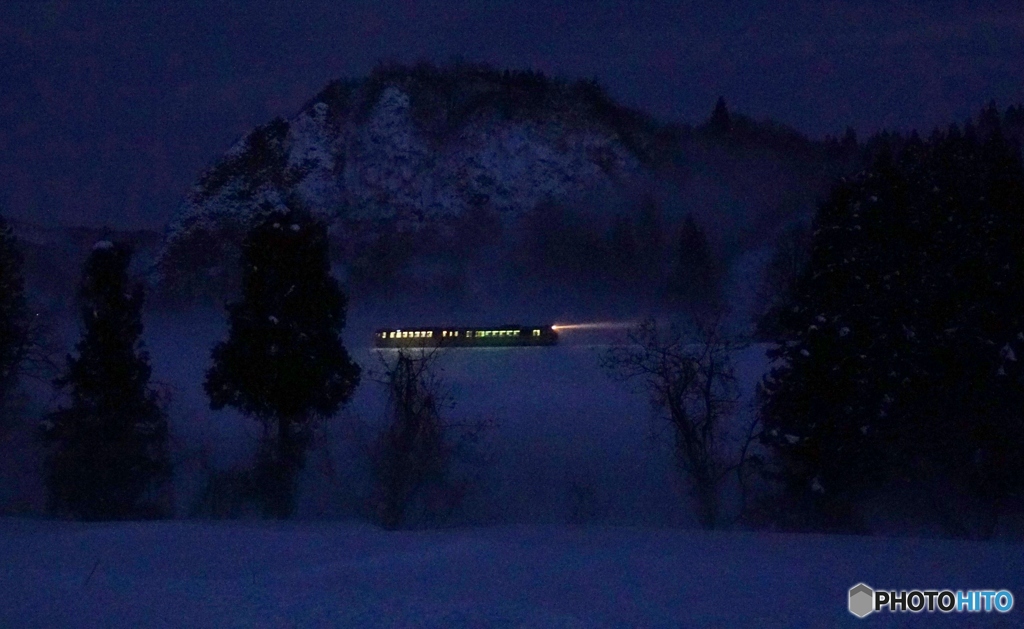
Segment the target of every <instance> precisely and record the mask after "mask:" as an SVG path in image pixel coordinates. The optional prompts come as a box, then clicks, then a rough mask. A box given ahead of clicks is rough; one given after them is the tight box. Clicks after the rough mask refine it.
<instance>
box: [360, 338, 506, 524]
mask: <svg viewBox="0 0 1024 629" xmlns="http://www.w3.org/2000/svg"><path fill="white" fill-rule="evenodd" d="M439 356H440V353H439V352H438V350H436V349H435V350H424V351H420V352H412V351H408V350H398V352H397V353H396V354H395V355H394V358H393V359H392V358H389V357H388V356H386V355H385V354H384V353H381V354H380V363H381V368H380V371H379V372H378V373H373V374H371V377H373V378H374V379H375V380H376V381H377V382H378V383H380V384H382V385H384V386H385V387H386V389H387V398H388V411H387V412H388V419H389V425H388V426H387V428H386V429H385V430H384V431H383V432H382V433H381V434H380V435H379V436H378V437H377V439H376V441H375V442H374V443H373V444H372V445H371V446H370V449H369V454H370V462H371V466H372V468H373V472H374V476H375V478H376V485H377V487H376V493H375V500H374V502H375V503H376V504H375V507H376V511H377V517H378V518H379V520H380V522H381V523H382V524H383V525H384V526H385V527H386V528H389V529H395V528H400V527H402V526H405V525H407V524H408V520H409V518H410V510H411V508H412V506H413V504H414V503H415V502H416V501H418V500H422V501H423V502H424V503H425V504H424V510H425V512H426V513H425V515H426V517H430V518H439V519H444V518H447V517H449V516H450V515H451V514H452V513H453V512H454V511H455V509H457V508H458V507H459V506H460V503H461V501H462V498H463V497H464V495H465V490H466V485H465V483H463V482H459V481H457V480H455V479H454V478H453V477H452V466H453V463H454V461H455V459H456V458H457V457H458V456H459V454H460V453H461V452H462V450H463V449H464V448H465V447H466V446H468V445H470V444H471V443H473V442H475V441H476V439H477V438H478V436H479V434H480V432H481V431H482V430H483V429H484V428H486V427H488V426H489V424H488V423H487V422H477V423H471V424H463V423H455V422H451V421H449V420H447V419H446V418H445V415H446V414H447V412H448V411H449V410H451V409H452V408H453V407H454V399H453V397H452V395H451V392H450V391H449V389H448V388H447V386H446V384H445V383H444V381H443V379H442V378H441V376H440V374H439V370H438V368H437V360H438V358H439Z"/></svg>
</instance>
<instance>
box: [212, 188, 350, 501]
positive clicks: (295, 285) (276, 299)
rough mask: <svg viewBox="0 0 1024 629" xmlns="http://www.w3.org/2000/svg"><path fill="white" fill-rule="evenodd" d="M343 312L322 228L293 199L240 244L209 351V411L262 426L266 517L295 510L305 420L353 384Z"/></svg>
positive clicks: (332, 407) (334, 403)
mask: <svg viewBox="0 0 1024 629" xmlns="http://www.w3.org/2000/svg"><path fill="white" fill-rule="evenodd" d="M345 309H346V299H345V296H344V294H343V293H342V292H341V289H340V288H339V287H338V283H337V281H336V280H335V279H334V278H333V277H332V276H331V274H330V259H329V255H328V241H327V228H326V226H324V224H323V223H322V222H319V221H317V220H315V219H313V218H312V217H311V216H310V214H309V213H308V212H307V211H306V210H304V209H302V208H301V207H300V206H298V205H297V204H296V203H295V202H291V207H289V208H286V209H283V210H282V209H279V210H273V211H270V212H268V213H267V214H266V215H265V216H263V217H262V218H261V219H260V220H259V221H258V222H257V223H256V224H255V225H254V226H253V227H252V229H251V231H250V232H249V234H248V235H247V237H246V239H245V242H244V243H243V245H242V298H241V301H239V302H237V303H235V304H231V305H230V306H228V313H229V323H230V332H229V336H228V339H227V340H226V341H224V342H222V343H219V344H217V346H216V347H214V349H213V366H212V367H211V368H210V370H209V371H208V372H207V376H206V382H205V384H204V387H205V389H206V393H207V395H208V396H209V398H210V405H211V407H212V408H213V409H215V410H216V409H221V408H223V407H225V406H232V407H234V408H237V409H239V410H240V411H242V412H243V413H245V414H246V415H249V416H251V417H254V418H255V419H257V420H259V421H260V422H262V423H263V426H264V440H263V442H262V445H261V450H260V453H259V456H258V459H257V472H258V474H257V476H258V477H259V478H260V479H261V482H262V484H263V487H264V489H265V491H266V494H265V497H266V502H265V504H264V512H265V514H266V515H273V516H276V517H280V518H285V517H288V516H289V515H291V514H292V512H293V511H294V508H295V495H294V494H295V490H294V481H295V475H296V473H297V471H298V470H299V469H300V468H301V467H302V465H303V461H304V452H305V447H306V443H307V438H308V431H309V428H310V423H311V420H313V419H314V418H315V417H329V416H331V415H333V414H335V413H336V412H337V410H338V408H339V407H340V406H341V404H343V403H344V402H346V401H347V400H348V399H349V398H350V397H351V395H352V393H353V391H354V389H355V387H356V386H357V385H358V383H359V375H360V369H359V366H358V365H356V364H355V363H354V362H353V361H352V360H351V358H350V357H349V355H348V352H347V351H346V350H345V348H344V346H343V345H342V343H341V338H340V333H341V330H342V328H343V327H344V325H345ZM274 427H276V435H272V434H271V432H272V431H271V429H272V428H274Z"/></svg>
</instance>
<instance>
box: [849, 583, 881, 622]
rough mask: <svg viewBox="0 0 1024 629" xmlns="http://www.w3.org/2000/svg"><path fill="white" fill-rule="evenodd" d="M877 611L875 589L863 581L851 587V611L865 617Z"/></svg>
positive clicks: (859, 616) (858, 616)
mask: <svg viewBox="0 0 1024 629" xmlns="http://www.w3.org/2000/svg"><path fill="white" fill-rule="evenodd" d="M873 611H875V591H874V590H872V589H871V588H869V587H868V586H867V585H865V584H863V583H858V584H857V585H855V586H853V587H852V588H850V613H851V614H853V615H854V616H856V617H857V618H863V617H865V616H867V615H868V614H870V613H871V612H873Z"/></svg>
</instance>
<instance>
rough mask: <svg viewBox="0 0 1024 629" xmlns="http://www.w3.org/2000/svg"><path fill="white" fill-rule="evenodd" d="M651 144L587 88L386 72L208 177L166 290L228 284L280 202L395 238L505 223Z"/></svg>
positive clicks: (636, 157)
mask: <svg viewBox="0 0 1024 629" xmlns="http://www.w3.org/2000/svg"><path fill="white" fill-rule="evenodd" d="M657 141H658V134H657V128H656V127H655V126H654V125H653V124H652V123H650V122H649V121H648V120H646V119H645V118H644V117H643V116H641V115H639V114H636V113H634V112H631V111H628V110H625V109H624V108H621V107H618V106H616V105H614V104H613V103H612V102H611V101H610V100H608V99H607V97H606V96H605V95H604V94H603V93H602V92H601V91H600V89H599V88H598V87H597V86H596V85H594V84H593V83H590V82H579V83H574V84H570V83H564V82H556V81H551V80H548V79H545V78H543V77H541V76H539V75H535V74H531V73H508V72H505V73H499V72H496V71H490V70H481V69H464V70H461V71H452V70H447V71H440V70H436V69H433V68H412V69H407V68H395V69H391V70H380V71H378V72H376V73H375V74H374V75H372V76H371V77H369V78H367V79H365V80H362V81H356V82H348V83H342V82H337V83H333V84H331V85H330V86H328V87H327V88H326V89H325V90H324V91H323V92H322V93H321V94H319V95H318V96H317V97H316V98H314V99H313V100H312V101H311V102H310V103H308V104H307V105H306V106H305V107H303V108H302V110H301V111H300V112H299V113H298V114H297V115H296V116H294V117H293V118H291V119H290V120H283V119H277V120H274V121H272V122H271V123H269V124H267V125H264V126H261V127H259V128H257V129H255V130H254V131H253V132H251V133H250V134H249V135H247V136H246V137H244V138H242V139H241V140H239V141H238V143H237V144H236V145H235V146H234V147H233V148H232V149H231V150H230V151H228V153H227V154H226V155H225V156H224V157H223V158H222V159H221V160H220V161H219V162H218V163H217V164H215V165H214V166H213V167H212V168H210V169H209V170H208V171H207V172H206V173H204V174H203V176H202V177H201V178H200V180H199V182H198V183H197V185H196V186H195V188H194V189H193V190H192V191H191V193H190V194H189V196H188V198H187V200H186V202H185V204H184V207H183V209H182V212H181V214H180V217H179V218H178V220H176V221H175V223H174V224H172V225H171V227H170V230H169V234H168V239H167V243H166V247H165V250H164V254H163V255H162V257H161V260H160V264H159V270H160V274H161V281H162V282H163V283H164V284H165V286H166V287H168V288H170V289H171V290H172V291H176V292H179V293H181V294H183V295H184V296H186V297H195V296H201V295H203V294H210V293H218V292H221V291H223V290H225V289H229V288H230V286H231V284H232V283H233V282H234V281H235V280H234V273H233V272H232V270H231V267H232V264H233V261H234V259H235V258H236V256H237V254H238V244H239V242H240V239H241V235H242V234H243V233H244V230H245V227H246V225H247V224H248V223H249V221H250V220H251V218H252V217H253V216H254V215H255V214H257V213H259V212H261V211H263V210H266V209H269V208H272V207H275V206H278V205H280V204H281V203H283V202H284V200H285V199H286V198H287V197H297V198H298V200H300V201H301V202H303V203H305V204H306V205H307V206H308V207H310V208H311V209H312V210H313V211H315V212H317V213H320V214H322V215H323V216H325V217H326V218H328V219H329V220H331V221H334V222H340V223H359V222H361V223H380V222H382V221H383V222H390V223H392V224H393V225H396V226H398V228H399V229H401V230H416V229H418V228H419V227H422V226H423V225H424V224H427V223H430V222H432V221H436V220H439V219H445V218H451V217H457V216H460V215H464V214H465V213H467V211H469V210H470V209H472V208H480V207H486V208H488V210H489V211H493V212H496V213H497V214H498V215H500V216H503V217H514V216H516V215H519V214H522V213H524V212H526V211H529V210H531V209H533V208H535V207H536V206H537V205H538V204H539V203H541V202H542V201H545V200H556V201H557V200H560V199H566V198H572V197H574V196H577V195H579V194H581V193H584V192H586V191H588V190H594V189H598V188H601V187H602V186H615V185H617V184H618V183H619V182H622V181H623V180H626V179H629V178H631V177H635V176H637V175H638V174H641V173H642V172H643V171H644V170H645V169H646V168H647V165H648V164H649V163H650V160H651V159H652V151H653V150H654V149H655V145H656V143H657Z"/></svg>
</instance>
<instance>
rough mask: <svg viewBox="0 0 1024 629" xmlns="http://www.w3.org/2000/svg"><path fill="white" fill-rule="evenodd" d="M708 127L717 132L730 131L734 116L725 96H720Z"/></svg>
mask: <svg viewBox="0 0 1024 629" xmlns="http://www.w3.org/2000/svg"><path fill="white" fill-rule="evenodd" d="M708 127H710V129H711V130H712V131H714V132H716V133H728V132H729V130H730V129H732V116H730V115H729V108H728V107H727V106H726V104H725V97H723V96H719V97H718V101H717V102H716V103H715V109H714V111H712V112H711V119H710V120H709V121H708Z"/></svg>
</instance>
